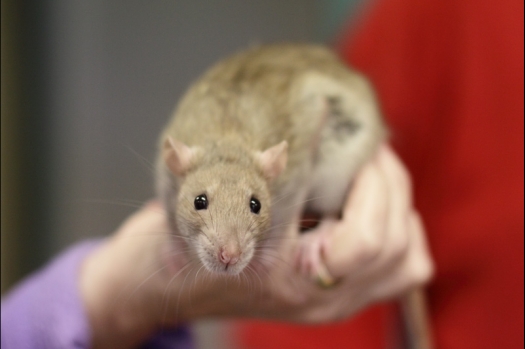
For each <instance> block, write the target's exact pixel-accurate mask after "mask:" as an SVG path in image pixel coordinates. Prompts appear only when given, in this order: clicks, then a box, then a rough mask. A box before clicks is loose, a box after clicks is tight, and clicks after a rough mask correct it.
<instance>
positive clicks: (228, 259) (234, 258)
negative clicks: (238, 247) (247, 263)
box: [219, 250, 240, 266]
mask: <svg viewBox="0 0 525 349" xmlns="http://www.w3.org/2000/svg"><path fill="white" fill-rule="evenodd" d="M239 255H240V253H239V252H230V251H227V250H222V251H221V252H219V260H220V261H221V263H223V264H225V265H226V266H228V265H235V264H237V262H238V261H239Z"/></svg>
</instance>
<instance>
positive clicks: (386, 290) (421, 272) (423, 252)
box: [370, 211, 433, 301]
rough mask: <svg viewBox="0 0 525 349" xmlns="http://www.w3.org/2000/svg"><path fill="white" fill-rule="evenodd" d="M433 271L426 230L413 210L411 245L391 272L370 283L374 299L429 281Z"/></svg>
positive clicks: (391, 295)
mask: <svg viewBox="0 0 525 349" xmlns="http://www.w3.org/2000/svg"><path fill="white" fill-rule="evenodd" d="M432 273H433V264H432V260H431V258H430V254H429V251H428V246H427V243H426V239H425V231H424V228H423V225H422V222H421V219H420V217H419V215H418V214H417V212H415V211H413V212H411V213H410V215H409V246H408V250H407V254H406V256H405V258H403V259H402V260H400V261H399V262H398V263H395V268H393V269H392V270H390V272H389V273H387V274H385V275H378V276H377V277H376V282H375V283H371V284H370V285H371V289H370V296H371V297H372V298H373V301H378V300H386V299H391V298H394V297H397V296H399V295H400V294H402V293H403V292H406V291H407V290H409V289H411V288H414V287H417V286H420V285H422V284H424V283H425V282H428V280H429V279H430V278H431V276H432Z"/></svg>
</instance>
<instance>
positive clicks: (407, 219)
mask: <svg viewBox="0 0 525 349" xmlns="http://www.w3.org/2000/svg"><path fill="white" fill-rule="evenodd" d="M302 240H303V241H302V244H301V246H302V251H301V255H300V256H299V262H298V263H299V269H300V270H301V271H302V273H303V274H308V275H311V276H316V275H317V273H321V275H322V272H325V271H324V270H326V269H327V270H328V272H329V275H331V278H333V279H336V280H339V283H338V285H336V286H335V287H334V290H333V291H332V290H328V291H330V293H333V294H334V296H335V294H336V293H338V292H341V293H342V292H346V297H344V296H343V295H341V303H342V304H340V305H339V307H337V306H336V307H327V308H325V309H324V310H320V313H323V314H324V315H319V316H320V317H321V318H330V317H333V316H336V317H337V316H339V317H344V316H345V315H346V314H348V313H352V312H354V311H357V310H358V309H360V308H363V307H364V306H366V305H367V304H370V303H373V302H377V301H382V300H386V299H392V298H394V297H396V296H399V295H401V294H402V293H404V292H405V291H407V290H409V289H412V288H414V287H416V286H419V285H422V284H424V283H426V282H427V281H428V280H429V279H430V277H431V275H432V270H433V264H432V261H431V258H430V255H429V252H428V248H427V244H426V239H425V235H424V227H423V225H422V222H421V219H420V217H419V214H418V213H417V211H416V210H415V209H414V207H413V203H412V188H411V182H410V176H409V174H408V172H407V170H406V169H405V167H404V166H403V164H402V163H401V161H400V160H399V158H398V157H397V156H396V154H395V153H394V152H393V151H392V150H391V148H390V147H388V146H387V145H383V146H382V147H381V148H380V149H379V151H378V154H377V155H376V157H375V158H374V159H373V160H372V161H370V162H369V163H368V164H366V165H365V166H364V168H363V169H362V171H361V172H360V173H359V175H358V176H357V178H356V180H355V183H354V186H353V188H352V192H351V193H350V196H349V198H348V201H347V203H346V204H345V207H344V209H343V217H342V220H341V221H336V220H333V219H332V220H326V221H324V222H322V223H321V225H320V226H319V228H317V229H316V230H315V231H312V232H311V233H307V234H305V236H304V237H302ZM343 304H345V305H343ZM337 313H339V314H340V315H336V314H337Z"/></svg>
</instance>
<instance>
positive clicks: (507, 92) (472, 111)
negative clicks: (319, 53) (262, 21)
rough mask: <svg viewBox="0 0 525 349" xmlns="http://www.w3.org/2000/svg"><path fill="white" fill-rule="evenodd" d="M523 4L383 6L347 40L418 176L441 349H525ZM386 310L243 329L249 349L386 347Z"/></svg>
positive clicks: (402, 2)
mask: <svg viewBox="0 0 525 349" xmlns="http://www.w3.org/2000/svg"><path fill="white" fill-rule="evenodd" d="M523 7H524V4H523V0H508V1H489V0H463V1H457V0H435V1H429V0H424V1H422V0H384V1H377V2H375V3H374V4H373V6H372V7H370V8H368V11H367V12H365V13H364V16H363V17H362V18H361V21H360V22H359V23H358V25H357V27H355V26H354V27H353V28H351V30H347V31H346V32H344V33H343V35H342V36H341V37H340V40H339V45H338V49H339V52H340V53H341V55H342V56H343V58H344V59H345V60H347V61H348V62H350V63H351V64H352V65H353V66H354V67H356V68H357V69H358V70H360V71H362V72H364V73H365V74H366V75H368V76H369V77H370V79H371V80H372V82H373V83H374V85H375V87H376V90H377V92H378V94H379V99H380V100H381V103H382V108H383V111H384V114H385V117H386V119H387V121H388V123H389V124H390V126H391V130H392V143H393V144H394V146H395V148H396V149H397V151H398V152H399V154H400V155H401V157H402V158H403V159H404V161H405V163H406V165H407V166H408V168H409V169H410V171H411V173H412V175H413V179H414V188H415V201H416V206H417V208H418V209H419V210H420V211H421V213H422V215H423V217H424V220H425V223H426V227H427V233H428V239H429V242H430V246H431V250H432V254H433V257H434V259H435V262H436V267H437V270H436V275H435V278H434V280H433V282H432V284H431V285H430V287H429V293H428V294H429V303H430V304H429V306H430V312H431V321H432V327H433V332H434V337H435V342H436V348H438V349H449V348H458V349H465V348H477V349H480V348H481V349H483V348H487V349H489V348H490V349H493V348H505V349H508V348H510V349H512V348H523V347H524V335H523V331H524V330H523V326H524V322H523V318H524V313H523V307H524V303H523V298H524V289H523V274H524V268H523V255H524V254H523V245H524V218H523V217H524V213H523V212H524V204H523V202H524V200H523V192H524V185H523V181H524V178H523V173H524V162H523V157H524V143H523V141H524V137H523V121H524V119H523V115H524V103H523V96H524V68H523V67H524V49H523V47H524V46H523V45H524V40H523V35H524V34H523V30H524V28H523V23H524V19H523V13H524V8H523ZM390 311H391V309H390V308H386V307H376V308H375V309H374V310H371V311H368V312H365V313H364V314H361V315H359V316H357V317H356V318H354V319H352V320H349V321H347V322H345V323H342V324H337V325H335V326H321V327H302V326H292V325H276V324H260V323H259V324H256V325H250V326H247V327H246V328H245V329H244V331H243V333H242V341H243V343H245V344H246V345H245V346H246V347H247V348H301V349H308V348H316V349H317V348H366V349H373V348H385V343H386V342H387V340H388V339H387V338H388V335H387V330H386V328H387V326H385V324H386V323H387V322H388V319H389V316H390V315H389V312H390Z"/></svg>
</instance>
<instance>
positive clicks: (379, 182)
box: [327, 162, 388, 273]
mask: <svg viewBox="0 0 525 349" xmlns="http://www.w3.org/2000/svg"><path fill="white" fill-rule="evenodd" d="M387 199H388V192H387V188H386V183H385V180H384V178H383V175H382V173H381V171H380V170H379V168H378V165H377V164H376V163H375V162H371V163H369V164H367V165H366V166H365V167H364V168H363V170H362V171H361V172H360V174H359V175H358V177H357V178H356V182H355V186H354V190H353V191H352V193H351V194H350V198H349V200H348V203H347V205H346V207H345V211H344V214H343V220H342V221H341V222H339V223H338V224H337V225H336V227H335V230H336V231H335V233H334V235H333V238H332V244H331V245H332V248H331V249H330V251H331V253H330V254H327V255H328V257H329V258H328V259H327V265H328V267H329V269H330V270H333V271H334V272H337V273H344V272H346V273H352V272H355V271H356V270H359V269H361V268H363V267H364V266H365V265H367V264H368V263H370V261H371V260H372V259H373V258H375V257H376V256H377V254H378V253H379V252H380V250H381V244H382V243H383V239H384V232H385V222H386V214H387Z"/></svg>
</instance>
